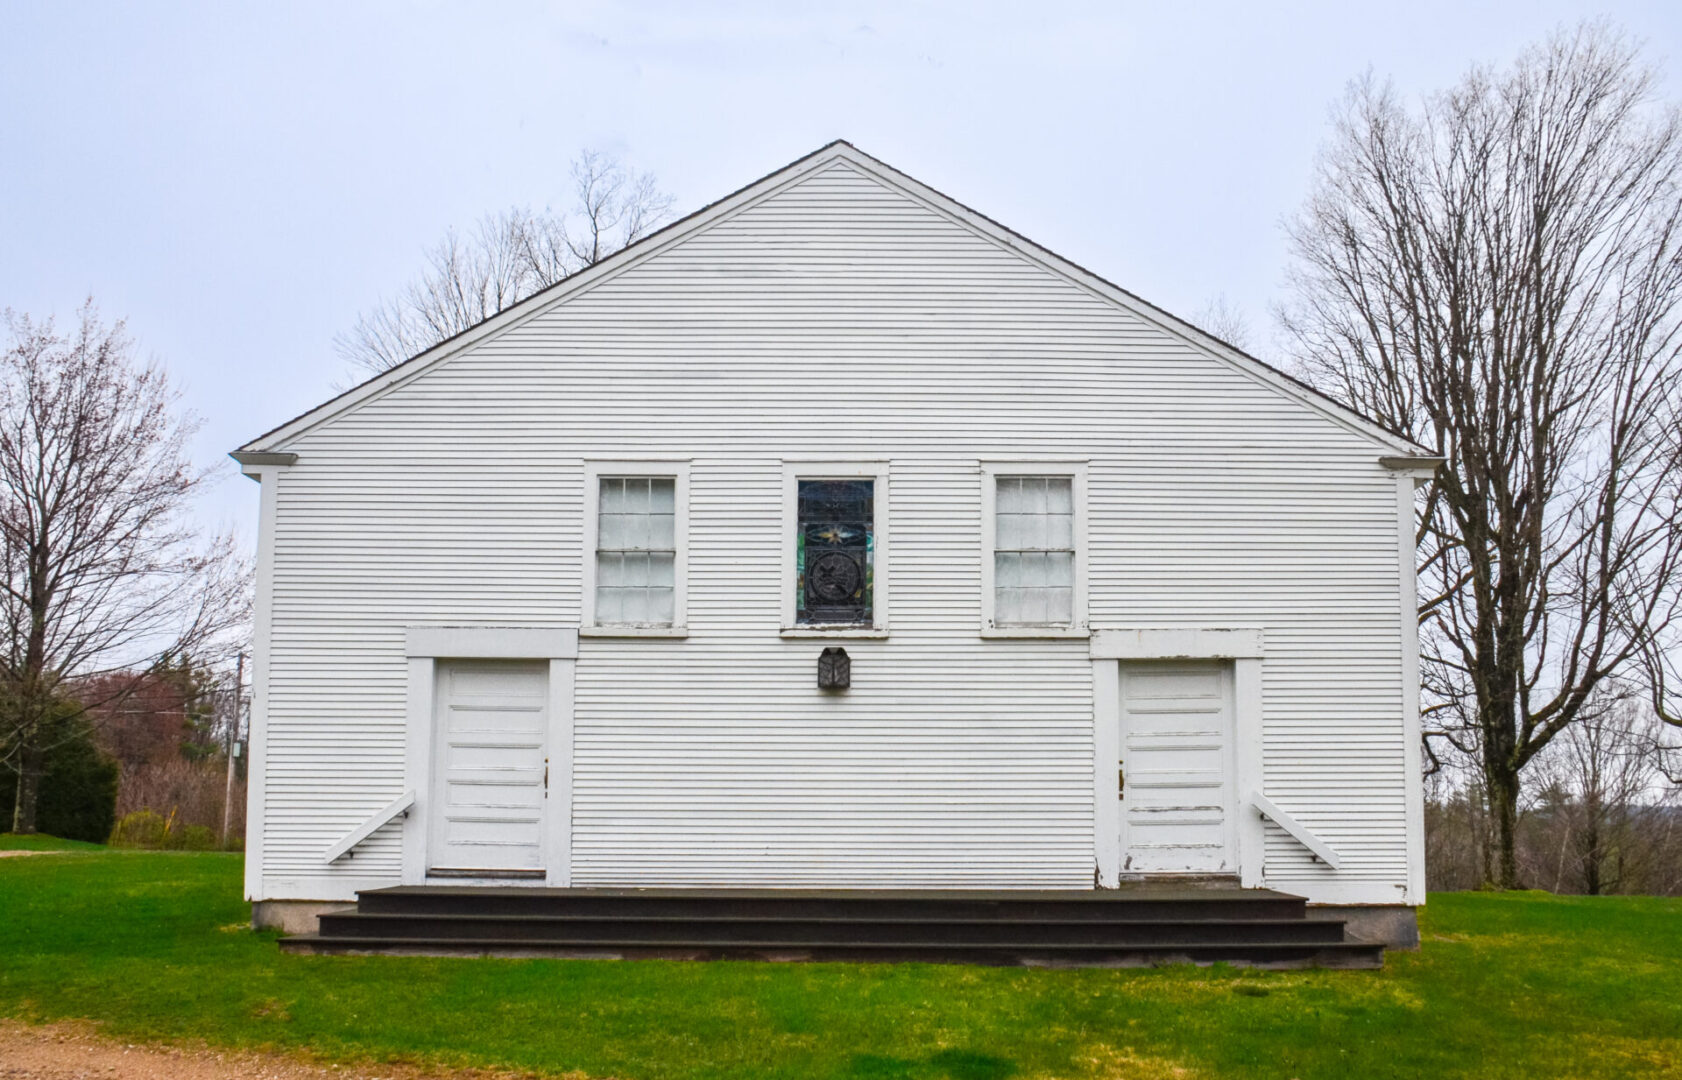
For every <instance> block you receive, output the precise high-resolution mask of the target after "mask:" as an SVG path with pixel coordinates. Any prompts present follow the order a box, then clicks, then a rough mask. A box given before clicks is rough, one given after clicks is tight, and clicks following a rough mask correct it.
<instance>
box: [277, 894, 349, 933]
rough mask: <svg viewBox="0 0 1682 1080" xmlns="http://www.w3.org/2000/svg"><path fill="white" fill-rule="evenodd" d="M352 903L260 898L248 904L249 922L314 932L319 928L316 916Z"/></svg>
mask: <svg viewBox="0 0 1682 1080" xmlns="http://www.w3.org/2000/svg"><path fill="white" fill-rule="evenodd" d="M354 907H356V905H355V904H347V903H345V902H344V901H343V900H259V901H257V902H256V903H255V904H252V905H251V926H252V929H254V930H279V931H280V932H281V933H283V934H313V933H316V932H317V931H318V930H319V929H320V928H321V927H320V924H319V923H318V922H317V921H316V919H317V917H319V916H320V915H321V914H323V913H324V912H328V911H348V910H350V909H351V908H354Z"/></svg>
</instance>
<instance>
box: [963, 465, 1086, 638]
mask: <svg viewBox="0 0 1682 1080" xmlns="http://www.w3.org/2000/svg"><path fill="white" fill-rule="evenodd" d="M982 483H983V493H982V498H983V504H984V509H985V513H984V515H983V517H984V519H985V520H984V523H983V525H984V533H985V542H986V550H985V551H984V552H983V560H982V577H983V593H984V595H983V597H982V632H983V633H986V634H989V635H997V636H1022V637H1045V636H1050V637H1058V636H1066V635H1077V634H1082V633H1085V631H1086V551H1085V534H1086V515H1085V510H1084V505H1083V504H1084V502H1085V497H1086V470H1085V467H1084V466H1082V465H1078V464H1060V463H1044V462H1041V463H1032V462H1029V463H1009V464H1005V463H998V464H992V463H989V464H986V465H984V466H983V468H982Z"/></svg>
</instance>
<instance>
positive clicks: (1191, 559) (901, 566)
mask: <svg viewBox="0 0 1682 1080" xmlns="http://www.w3.org/2000/svg"><path fill="white" fill-rule="evenodd" d="M287 449H290V450H295V451H296V452H298V453H299V455H300V459H299V463H298V464H297V465H296V466H294V467H292V468H291V469H289V470H287V471H285V472H284V473H282V474H281V476H280V478H279V496H278V498H279V511H278V521H277V532H276V535H275V544H276V552H275V586H274V595H273V601H274V614H273V638H272V649H273V651H272V662H271V679H270V686H269V700H270V718H269V742H270V756H269V760H268V787H267V798H268V801H269V809H270V812H269V814H268V816H267V819H266V820H265V821H264V822H263V823H262V829H263V833H262V843H263V845H264V855H265V859H264V870H265V873H267V874H269V875H271V876H273V877H276V878H286V877H308V876H314V875H319V874H320V873H322V871H321V869H320V868H319V867H318V866H316V865H315V860H316V858H317V856H318V855H319V852H320V851H321V850H322V849H323V848H324V847H325V846H326V845H327V844H329V843H331V842H332V840H333V839H335V838H336V837H338V836H341V835H343V834H344V832H345V831H346V830H347V829H349V828H350V827H353V826H354V825H355V824H356V822H358V821H360V820H362V819H364V818H365V817H366V816H367V815H368V814H369V813H371V812H373V811H374V810H377V809H378V808H379V807H380V806H381V805H384V804H385V803H386V802H389V801H390V799H391V798H392V797H394V796H395V795H397V794H399V793H400V791H401V789H402V784H403V770H404V747H405V731H404V723H405V721H404V695H405V693H406V686H407V683H406V660H405V657H404V654H403V627H405V626H408V625H416V624H446V623H450V622H463V623H478V624H486V625H520V626H535V627H565V626H571V625H576V624H577V621H578V618H579V613H580V609H581V603H580V594H579V590H580V588H581V584H580V582H581V558H582V552H581V547H582V543H583V539H582V537H583V535H584V530H583V523H582V521H581V514H582V509H583V505H584V486H583V485H584V472H583V461H584V459H585V458H587V457H597V458H609V459H617V458H622V457H625V456H627V455H628V454H633V453H634V454H643V455H659V454H667V455H671V456H676V457H684V458H688V459H690V461H691V465H692V471H691V497H690V523H689V529H690V543H691V551H690V558H689V588H688V595H689V599H688V616H689V627H688V632H689V636H688V638H687V639H686V640H682V641H669V640H641V641H631V642H627V641H614V640H598V639H588V638H587V639H585V640H583V641H582V642H581V644H580V655H579V660H578V664H577V675H576V687H575V718H574V725H575V746H574V752H575V758H576V766H575V773H576V775H575V785H574V808H575V820H574V834H573V852H574V881H575V883H578V884H645V883H666V884H750V883H759V884H767V883H768V884H811V885H831V884H852V885H858V886H865V885H884V886H888V885H917V884H927V885H934V884H947V885H976V886H983V885H1009V886H1021V885H1037V886H1041V887H1048V888H1050V887H1084V886H1088V885H1090V883H1091V881H1092V862H1093V836H1092V830H1093V815H1092V805H1091V804H1092V786H1091V785H1092V777H1091V752H1092V750H1091V747H1092V729H1091V724H1092V719H1091V713H1092V700H1091V694H1092V676H1091V667H1090V663H1089V661H1088V659H1087V654H1086V643H1085V642H1083V641H1032V640H1006V641H988V640H982V639H981V638H980V637H979V635H978V633H977V630H978V627H979V623H980V595H979V590H980V581H981V578H980V559H981V548H980V541H979V530H980V528H981V501H980V500H981V488H980V484H981V479H980V476H979V474H978V472H977V471H976V463H977V461H978V460H979V459H981V458H1005V459H1012V458H1020V457H1027V456H1034V455H1042V454H1043V455H1062V456H1076V457H1080V458H1084V459H1086V460H1088V461H1089V463H1090V464H1089V469H1090V479H1089V502H1088V507H1087V509H1088V514H1089V519H1090V533H1091V542H1090V579H1091V596H1090V611H1091V616H1092V618H1093V619H1094V620H1095V621H1099V622H1103V623H1108V624H1110V625H1117V626H1150V627H1173V626H1198V625H1205V626H1206V625H1215V626H1223V625H1224V626H1261V627H1264V628H1265V632H1266V638H1267V650H1268V651H1267V658H1266V662H1265V664H1264V676H1263V688H1262V692H1263V699H1264V720H1265V731H1264V744H1265V745H1264V756H1265V767H1266V770H1267V790H1268V791H1270V792H1275V793H1278V794H1279V795H1280V796H1281V798H1282V799H1283V798H1285V797H1287V796H1288V798H1289V805H1290V807H1291V809H1292V812H1293V813H1295V814H1299V815H1300V817H1301V820H1303V821H1304V822H1305V823H1306V824H1308V825H1309V826H1310V827H1312V828H1313V829H1314V830H1315V832H1316V833H1317V834H1319V835H1322V836H1324V837H1325V839H1326V840H1327V842H1328V843H1330V844H1332V845H1333V846H1335V847H1336V848H1337V850H1338V851H1339V852H1340V854H1342V855H1344V856H1345V858H1346V859H1347V860H1348V862H1347V865H1349V866H1350V867H1352V868H1353V870H1352V871H1351V872H1353V873H1356V874H1358V875H1368V876H1369V877H1370V879H1371V880H1375V881H1398V882H1399V881H1403V880H1405V872H1406V865H1405V838H1404V835H1403V826H1402V824H1401V822H1402V813H1403V794H1402V792H1403V787H1402V772H1401V769H1402V761H1403V759H1404V746H1403V743H1402V740H1401V727H1400V717H1399V710H1400V707H1401V700H1402V687H1401V674H1400V662H1401V661H1400V656H1401V642H1400V639H1399V629H1398V628H1399V619H1398V614H1399V613H1398V612H1397V610H1396V606H1397V599H1396V597H1397V592H1398V579H1397V567H1396V564H1395V558H1394V551H1395V528H1396V523H1395V516H1394V515H1395V504H1396V492H1395V485H1394V482H1393V481H1392V480H1391V479H1390V478H1389V477H1388V476H1387V475H1385V474H1383V472H1382V471H1381V470H1379V469H1378V468H1377V467H1376V465H1375V462H1374V458H1375V456H1376V451H1375V449H1374V447H1373V446H1372V445H1371V444H1369V443H1367V442H1365V441H1364V440H1362V439H1360V438H1357V437H1355V436H1353V435H1351V434H1349V433H1348V432H1347V431H1345V430H1344V429H1342V428H1340V427H1338V426H1336V425H1334V424H1332V423H1329V422H1328V421H1326V420H1325V419H1323V418H1322V417H1320V416H1319V415H1317V414H1315V413H1313V412H1312V411H1310V410H1308V409H1306V408H1305V407H1303V406H1302V405H1300V404H1298V403H1296V402H1294V401H1291V400H1289V399H1287V398H1285V397H1283V396H1281V395H1279V394H1278V393H1276V392H1275V391H1273V390H1272V389H1269V388H1267V387H1264V386H1261V385H1259V384H1258V383H1256V382H1254V381H1253V380H1251V379H1250V378H1248V377H1247V376H1244V375H1242V374H1239V373H1237V372H1235V371H1234V370H1232V369H1231V368H1229V367H1227V366H1225V365H1224V364H1222V363H1219V362H1216V361H1214V360H1212V359H1210V358H1208V357H1205V356H1203V355H1202V354H1200V353H1199V352H1197V351H1196V350H1194V349H1193V348H1192V347H1190V346H1189V345H1187V344H1186V343H1184V342H1182V341H1180V340H1178V339H1175V338H1172V337H1170V336H1168V335H1166V334H1163V333H1162V332H1160V331H1159V330H1157V329H1156V328H1155V327H1153V326H1151V325H1149V324H1147V323H1145V322H1143V321H1142V320H1140V319H1139V318H1137V317H1135V316H1133V315H1132V314H1130V313H1128V312H1126V311H1123V310H1121V309H1119V308H1116V307H1114V306H1113V305H1111V304H1109V303H1107V302H1105V301H1103V300H1101V299H1099V298H1096V297H1094V296H1092V295H1091V294H1089V293H1087V292H1085V291H1084V290H1082V289H1079V288H1076V287H1074V286H1071V285H1070V284H1069V283H1068V282H1066V281H1064V280H1062V279H1060V278H1057V277H1055V276H1054V275H1052V274H1050V273H1047V272H1046V271H1044V270H1042V269H1041V268H1039V267H1038V266H1036V265H1034V264H1032V263H1030V262H1028V261H1027V260H1024V259H1022V258H1020V257H1018V256H1016V255H1015V254H1012V253H1010V252H1007V251H1004V250H1002V249H1000V248H999V247H998V246H997V245H995V244H993V243H992V242H990V241H987V240H984V239H982V238H979V237H977V236H976V235H975V234H974V233H972V232H970V231H969V230H968V229H966V228H964V227H962V226H960V225H958V224H957V223H955V222H952V221H950V220H947V219H946V218H944V217H941V216H939V215H937V214H934V213H932V212H930V211H929V210H928V209H926V208H925V207H923V206H922V205H920V204H918V203H916V202H914V201H912V200H910V199H908V198H906V197H905V196H904V195H902V194H900V193H899V192H897V191H895V190H892V189H889V188H887V187H885V186H883V185H882V184H880V183H878V182H876V181H875V180H873V179H871V178H869V177H866V176H864V175H863V174H861V173H859V172H857V171H855V170H852V169H849V168H846V167H834V168H830V169H826V170H824V171H822V172H820V173H818V174H816V175H813V176H811V177H809V178H807V179H805V180H804V181H802V182H800V183H798V184H794V185H792V186H789V187H787V188H785V189H783V190H782V191H780V192H779V193H777V194H776V195H775V196H773V197H771V198H769V199H767V200H766V201H764V202H761V203H759V204H757V205H755V206H752V207H750V208H747V209H745V210H743V211H741V212H739V213H736V214H734V215H733V216H731V217H730V218H729V219H728V220H726V221H723V222H721V223H720V224H718V225H716V226H714V227H713V228H711V229H708V230H706V231H703V232H700V233H696V234H693V235H691V236H690V237H689V238H687V239H686V240H685V241H684V242H683V243H681V244H678V245H677V246H675V247H673V248H670V249H669V250H667V251H665V252H663V253H661V254H660V255H658V256H656V257H654V258H651V259H648V260H647V261H645V262H643V263H642V264H641V265H639V266H636V267H634V268H632V269H630V270H627V271H625V272H623V273H621V274H619V275H617V276H615V277H612V278H610V279H607V280H605V281H603V282H601V283H600V284H598V285H597V286H595V287H593V288H591V289H589V290H588V291H587V292H584V293H582V294H580V295H576V296H574V297H572V298H571V299H569V300H567V301H566V302H565V303H563V304H560V305H558V306H556V307H554V308H552V309H550V310H548V311H545V312H543V313H541V314H539V315H537V316H535V317H533V318H531V319H529V320H526V321H524V322H522V323H520V324H519V325H517V326H515V327H513V328H512V329H510V330H508V331H507V332H504V333H502V334H500V335H499V336H496V337H493V338H490V339H488V340H485V341H483V342H481V343H479V344H478V345H476V346H475V347H474V348H472V349H471V350H469V351H467V352H465V353H463V354H461V355H459V356H457V357H455V358H453V359H451V360H449V361H447V362H446V363H444V364H442V365H441V366H439V367H437V368H435V369H434V370H432V371H430V372H429V373H427V374H426V375H425V376H424V377H423V378H420V379H418V380H416V381H413V382H411V383H409V384H407V385H405V386H402V387H401V388H399V389H396V390H394V391H392V392H390V393H387V394H385V395H383V396H381V397H379V398H376V399H373V400H371V401H369V402H368V403H366V404H364V405H362V406H361V407H359V408H357V409H355V410H354V411H352V412H349V413H347V414H345V415H343V416H341V417H340V418H339V419H337V420H335V421H334V422H332V423H330V424H328V425H326V426H324V427H321V428H319V429H317V430H315V431H313V432H311V433H309V434H308V435H307V436H305V437H303V438H301V439H299V440H297V442H296V444H295V445H293V446H289V447H287ZM785 455H805V456H821V457H824V458H830V459H841V460H845V459H847V458H850V457H856V458H886V459H889V460H890V461H891V462H892V466H891V467H892V482H891V486H890V490H889V493H888V497H889V498H890V499H891V500H892V502H891V518H892V523H893V530H894V531H893V537H892V545H891V546H892V551H891V564H890V567H889V569H890V573H891V575H892V590H891V593H892V612H891V615H892V624H893V633H892V636H891V637H890V638H889V639H887V640H885V641H849V642H846V643H845V644H846V645H847V648H848V651H849V653H850V654H851V656H852V657H853V689H852V690H851V691H849V692H848V693H847V694H846V695H844V696H839V697H836V698H833V699H831V698H821V697H819V696H818V695H817V694H816V691H815V689H814V687H813V686H812V683H813V667H814V664H815V658H816V655H817V651H818V649H819V648H820V647H821V645H822V644H823V643H822V642H815V641H786V640H782V639H781V638H780V637H779V636H778V634H777V630H778V626H777V622H778V619H779V612H780V605H781V601H782V597H783V595H784V590H785V589H786V588H788V587H790V586H789V583H786V582H783V581H782V580H780V573H781V570H780V566H781V557H782V553H781V551H780V547H779V544H780V528H781V516H780V515H781V502H780V499H781V464H780V458H781V457H783V456H785ZM395 837H396V830H395V829H394V828H391V829H386V830H382V831H381V833H379V834H376V836H375V837H373V838H370V840H369V841H368V842H367V843H366V844H364V845H363V846H362V847H361V848H359V849H358V852H357V857H356V859H355V860H354V872H355V873H357V874H358V875H363V876H366V875H374V876H378V875H381V874H387V875H392V876H395V875H396V873H397V870H398V863H399V851H398V844H397V842H396V838H395ZM1268 858H1269V862H1270V866H1271V865H1273V864H1274V861H1275V860H1278V865H1279V866H1281V867H1284V868H1287V869H1289V868H1292V867H1297V866H1298V865H1299V864H1300V865H1301V866H1302V867H1303V868H1304V869H1303V871H1302V872H1303V873H1304V875H1305V876H1307V877H1312V876H1313V875H1314V874H1315V873H1316V872H1317V871H1315V870H1313V868H1312V867H1311V866H1310V865H1309V864H1308V863H1307V862H1306V860H1304V859H1303V858H1301V857H1300V849H1297V850H1293V849H1292V847H1291V845H1290V843H1289V842H1288V838H1286V840H1285V841H1280V840H1278V839H1277V838H1275V837H1272V836H1271V835H1270V838H1269V849H1268ZM331 872H332V873H349V872H351V870H350V868H349V867H336V868H334V869H333V870H332V871H331Z"/></svg>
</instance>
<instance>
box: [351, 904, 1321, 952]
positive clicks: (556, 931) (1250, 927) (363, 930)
mask: <svg viewBox="0 0 1682 1080" xmlns="http://www.w3.org/2000/svg"><path fill="white" fill-rule="evenodd" d="M321 936H323V937H326V938H340V937H344V938H352V937H357V938H381V939H397V938H425V939H429V940H439V939H444V938H460V939H462V940H519V941H531V942H541V941H574V942H576V941H584V940H646V941H670V942H683V941H686V940H691V939H696V938H702V939H705V940H710V941H734V942H741V943H744V944H750V945H751V944H753V943H755V942H760V941H774V942H784V943H786V942H801V943H805V944H812V945H855V944H857V945H864V944H901V945H918V944H942V943H947V942H966V941H968V942H976V941H985V942H989V943H994V944H998V945H1001V946H1011V947H1018V948H1021V947H1027V946H1031V945H1038V944H1054V945H1093V946H1108V945H1150V944H1153V943H1155V942H1159V941H1176V942H1199V943H1220V942H1229V943H1230V942H1257V943H1268V944H1283V943H1301V942H1311V943H1324V942H1339V941H1342V940H1343V924H1342V923H1341V922H1336V921H1329V920H1319V919H1272V920H1259V919H1121V920H1113V919H1104V920H1100V919H1080V920H1072V921H1071V920H1057V919H1029V918H1025V917H1022V916H997V915H995V916H992V917H988V918H965V919H941V918H931V917H928V916H915V917H911V916H900V917H887V916H881V915H875V916H868V917H867V916H859V915H849V916H846V917H840V916H833V917H827V918H823V917H812V916H805V915H794V916H790V915H777V916H769V915H754V916H736V915H700V916H697V915H690V916H683V917H671V916H667V915H663V914H648V913H641V914H612V915H593V914H592V915H564V916H554V915H481V914H448V915H440V914H429V915H411V914H397V913H381V912H341V913H337V914H328V915H323V916H322V917H321Z"/></svg>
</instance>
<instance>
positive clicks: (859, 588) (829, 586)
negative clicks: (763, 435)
mask: <svg viewBox="0 0 1682 1080" xmlns="http://www.w3.org/2000/svg"><path fill="white" fill-rule="evenodd" d="M875 489H876V482H875V481H874V480H802V481H800V483H799V528H798V532H797V534H796V537H795V566H796V570H797V574H798V579H797V580H796V582H795V611H796V621H797V622H800V623H803V624H846V625H864V626H868V625H870V622H871V614H872V612H871V601H872V597H871V593H872V587H873V585H874V581H873V577H874V573H875V566H874V562H875V542H874V541H875V535H874V515H873V510H874V508H875V494H876V490H875Z"/></svg>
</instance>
